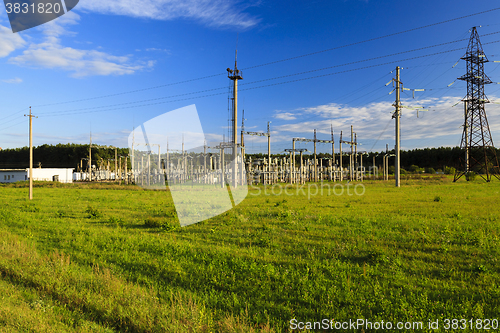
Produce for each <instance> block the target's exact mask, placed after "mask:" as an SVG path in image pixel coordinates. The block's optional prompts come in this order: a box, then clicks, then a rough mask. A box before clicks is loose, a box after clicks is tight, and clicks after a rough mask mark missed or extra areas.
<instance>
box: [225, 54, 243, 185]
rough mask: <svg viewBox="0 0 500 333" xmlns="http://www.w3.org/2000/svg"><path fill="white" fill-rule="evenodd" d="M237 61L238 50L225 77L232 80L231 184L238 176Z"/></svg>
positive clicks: (240, 78)
mask: <svg viewBox="0 0 500 333" xmlns="http://www.w3.org/2000/svg"><path fill="white" fill-rule="evenodd" d="M237 62H238V50H236V52H235V57H234V70H231V69H230V68H228V69H227V77H228V78H229V79H230V80H232V81H233V133H232V134H233V138H232V141H233V142H232V144H233V161H234V168H233V186H234V187H236V186H237V183H238V182H237V177H238V170H237V169H238V164H237V163H236V159H237V157H238V150H237V148H238V80H243V76H242V74H243V73H242V72H241V71H240V70H238V66H237Z"/></svg>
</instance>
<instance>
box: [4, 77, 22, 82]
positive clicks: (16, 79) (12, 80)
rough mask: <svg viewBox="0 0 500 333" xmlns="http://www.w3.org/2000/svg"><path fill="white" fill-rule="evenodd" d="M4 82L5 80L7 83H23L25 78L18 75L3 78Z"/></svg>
mask: <svg viewBox="0 0 500 333" xmlns="http://www.w3.org/2000/svg"><path fill="white" fill-rule="evenodd" d="M2 82H5V83H21V82H23V79H20V78H18V77H16V78H13V79H8V80H2Z"/></svg>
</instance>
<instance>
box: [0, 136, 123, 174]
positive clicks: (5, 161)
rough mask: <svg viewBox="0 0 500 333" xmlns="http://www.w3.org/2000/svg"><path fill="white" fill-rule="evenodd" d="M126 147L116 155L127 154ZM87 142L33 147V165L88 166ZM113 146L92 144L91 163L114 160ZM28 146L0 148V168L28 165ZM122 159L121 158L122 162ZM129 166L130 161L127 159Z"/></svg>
mask: <svg viewBox="0 0 500 333" xmlns="http://www.w3.org/2000/svg"><path fill="white" fill-rule="evenodd" d="M128 151H129V150H128V148H118V150H117V154H118V156H127V155H128ZM88 157H89V145H88V144H86V145H85V144H74V143H68V144H61V143H60V144H57V145H47V144H44V145H41V146H37V147H33V167H42V168H75V170H76V169H78V167H79V166H80V165H83V168H84V169H86V168H87V167H88V160H87V159H88ZM114 158H115V148H113V147H106V148H101V147H99V148H96V147H95V146H94V145H93V146H92V165H97V166H99V165H100V164H101V163H105V165H107V162H108V160H114ZM29 160H30V152H29V147H22V148H15V149H3V150H0V169H22V168H27V167H29ZM123 162H124V160H122V163H123ZM128 164H129V166H130V161H129V163H128ZM110 168H111V169H112V170H113V169H114V161H110Z"/></svg>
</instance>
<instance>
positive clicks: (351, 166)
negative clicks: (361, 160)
mask: <svg viewBox="0 0 500 333" xmlns="http://www.w3.org/2000/svg"><path fill="white" fill-rule="evenodd" d="M343 143H345V144H348V145H350V146H351V153H350V156H349V179H350V180H351V181H352V180H353V169H354V167H353V161H354V157H353V149H352V146H357V142H355V141H354V132H353V130H352V125H351V141H344V140H342V132H340V164H341V167H340V169H341V175H342V144H343ZM340 180H342V178H341V179H340Z"/></svg>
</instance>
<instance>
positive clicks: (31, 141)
mask: <svg viewBox="0 0 500 333" xmlns="http://www.w3.org/2000/svg"><path fill="white" fill-rule="evenodd" d="M29 117H30V174H29V176H30V189H29V199H30V200H33V115H32V114H31V106H30V114H29Z"/></svg>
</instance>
